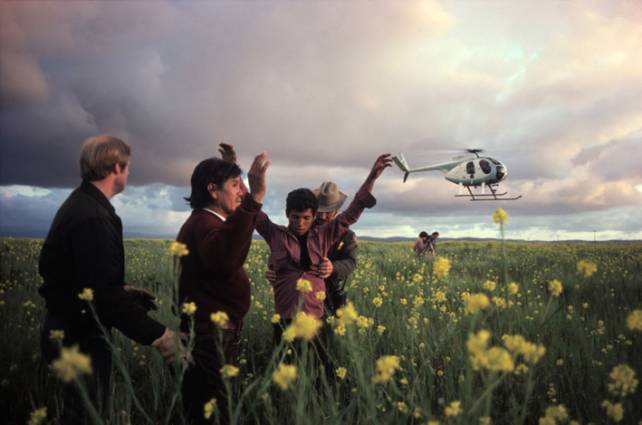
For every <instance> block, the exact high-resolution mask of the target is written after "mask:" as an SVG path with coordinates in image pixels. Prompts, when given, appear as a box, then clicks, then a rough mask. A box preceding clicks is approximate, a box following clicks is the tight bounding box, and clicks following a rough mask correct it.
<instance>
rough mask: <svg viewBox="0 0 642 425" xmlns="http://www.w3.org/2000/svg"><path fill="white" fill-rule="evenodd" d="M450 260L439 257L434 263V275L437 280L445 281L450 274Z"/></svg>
mask: <svg viewBox="0 0 642 425" xmlns="http://www.w3.org/2000/svg"><path fill="white" fill-rule="evenodd" d="M450 267H451V266H450V260H449V259H448V258H446V257H441V256H439V257H437V258H435V261H433V263H432V275H433V276H434V277H435V278H437V279H443V278H445V277H446V276H448V273H449V272H450Z"/></svg>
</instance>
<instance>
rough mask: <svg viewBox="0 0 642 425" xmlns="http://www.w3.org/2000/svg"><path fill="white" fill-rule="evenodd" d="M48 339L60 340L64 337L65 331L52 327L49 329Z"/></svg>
mask: <svg viewBox="0 0 642 425" xmlns="http://www.w3.org/2000/svg"><path fill="white" fill-rule="evenodd" d="M49 339H50V340H52V341H62V340H63V339H65V331H63V330H61V329H52V330H50V331H49Z"/></svg>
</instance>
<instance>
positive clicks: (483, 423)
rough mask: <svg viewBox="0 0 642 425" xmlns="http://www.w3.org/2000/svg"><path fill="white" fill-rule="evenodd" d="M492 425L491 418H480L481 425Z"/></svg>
mask: <svg viewBox="0 0 642 425" xmlns="http://www.w3.org/2000/svg"><path fill="white" fill-rule="evenodd" d="M492 423H493V422H492V420H491V419H490V416H481V417H480V418H479V425H491V424H492Z"/></svg>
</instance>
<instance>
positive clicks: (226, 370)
mask: <svg viewBox="0 0 642 425" xmlns="http://www.w3.org/2000/svg"><path fill="white" fill-rule="evenodd" d="M219 372H221V376H222V377H223V378H225V379H228V378H234V377H235V376H238V374H239V368H238V367H236V366H234V365H231V364H226V365H224V366H223V367H222V368H221V369H220V371H219Z"/></svg>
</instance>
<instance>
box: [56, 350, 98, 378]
mask: <svg viewBox="0 0 642 425" xmlns="http://www.w3.org/2000/svg"><path fill="white" fill-rule="evenodd" d="M51 368H52V369H53V371H54V372H56V375H57V376H58V378H60V379H61V380H63V381H64V382H71V381H73V380H74V379H75V378H76V377H77V376H78V375H79V374H83V373H87V374H91V373H93V370H92V368H91V357H89V356H87V355H85V354H83V353H81V352H80V351H79V350H78V346H77V345H74V346H73V347H71V348H67V347H63V348H62V351H61V352H60V357H59V358H58V359H56V360H54V362H53V363H52V364H51Z"/></svg>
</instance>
